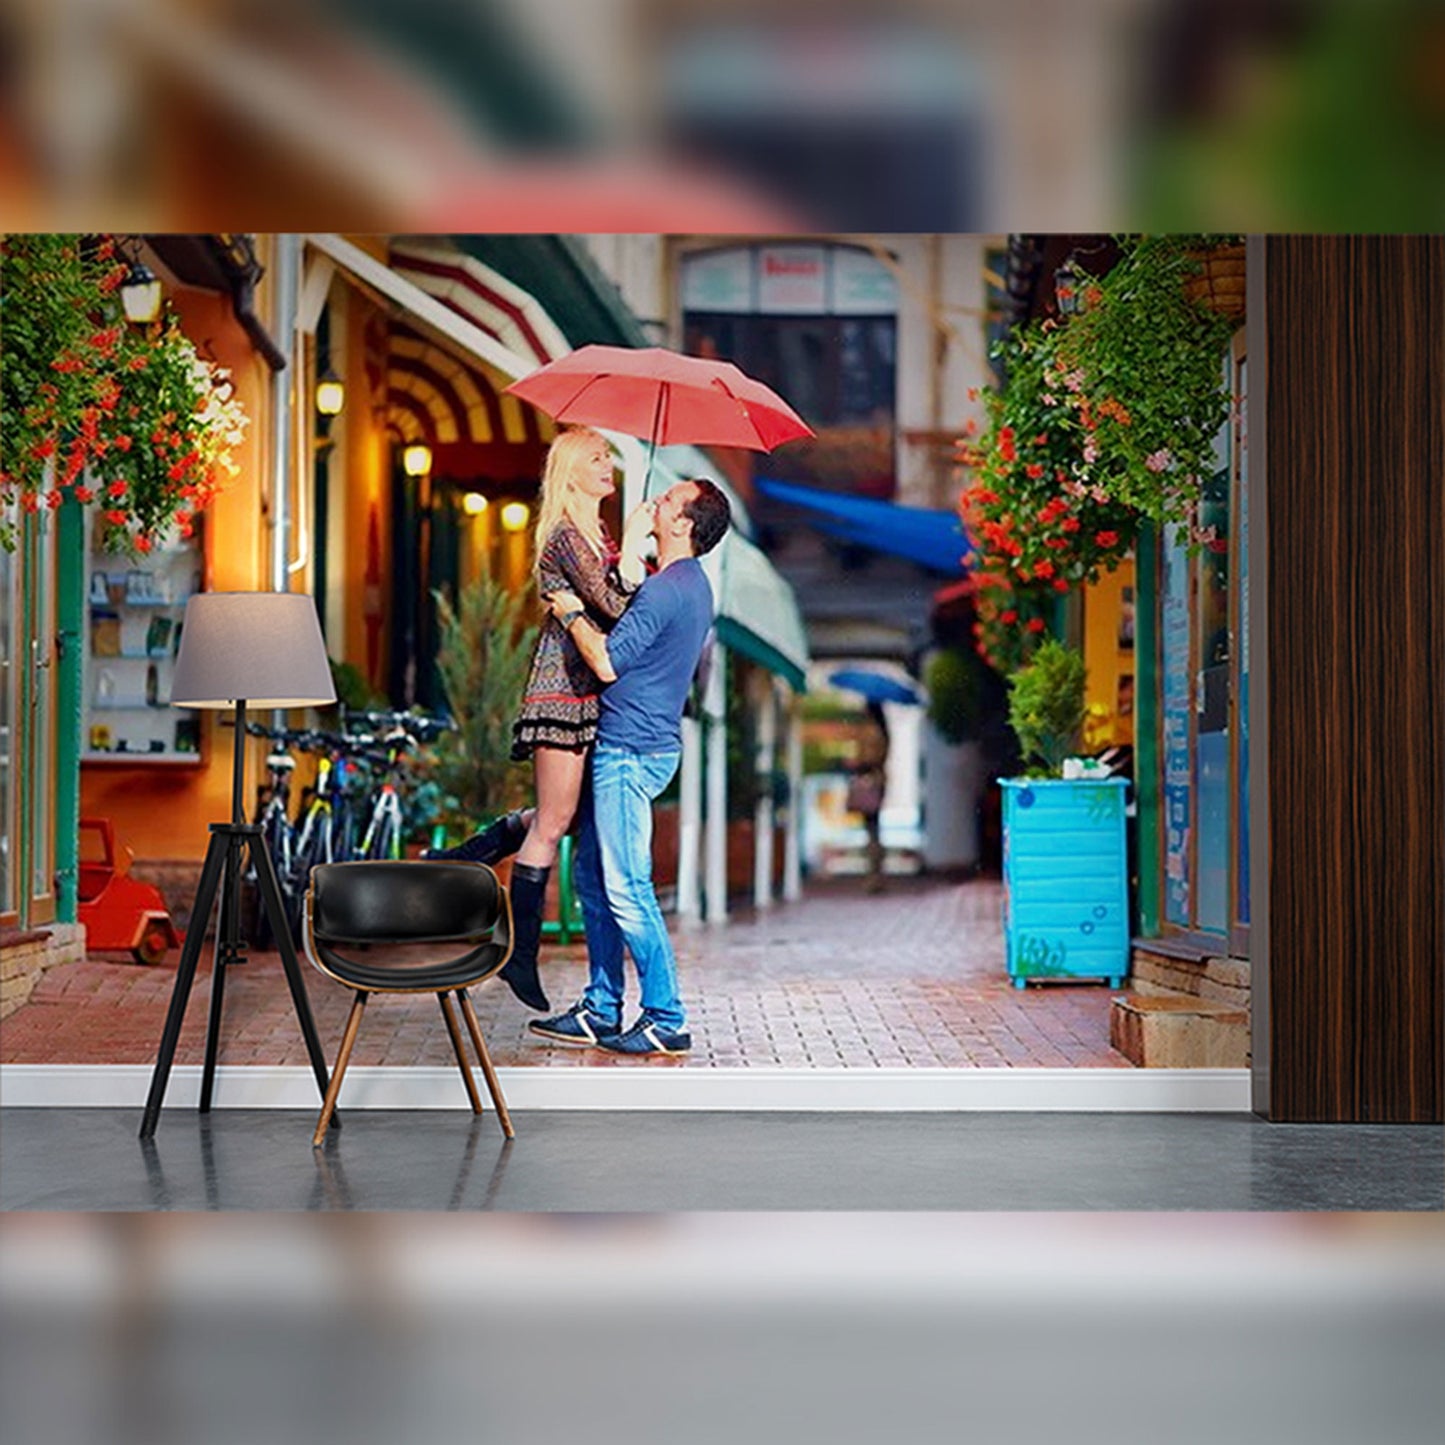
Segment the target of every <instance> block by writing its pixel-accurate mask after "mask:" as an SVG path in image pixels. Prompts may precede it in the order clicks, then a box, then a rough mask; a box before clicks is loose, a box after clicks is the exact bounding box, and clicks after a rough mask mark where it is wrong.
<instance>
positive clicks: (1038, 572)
mask: <svg viewBox="0 0 1445 1445" xmlns="http://www.w3.org/2000/svg"><path fill="white" fill-rule="evenodd" d="M1053 575H1054V564H1053V563H1052V562H1048V561H1044V562H1035V563H1034V576H1035V577H1041V578H1042V577H1052V576H1053Z"/></svg>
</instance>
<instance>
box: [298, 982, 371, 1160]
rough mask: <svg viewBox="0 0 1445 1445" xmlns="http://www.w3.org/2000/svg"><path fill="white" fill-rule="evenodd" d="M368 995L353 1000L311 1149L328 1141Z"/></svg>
mask: <svg viewBox="0 0 1445 1445" xmlns="http://www.w3.org/2000/svg"><path fill="white" fill-rule="evenodd" d="M366 999H367V995H366V994H365V993H362V992H360V991H358V992H357V995H356V997H355V999H353V1000H352V1004H351V1012H350V1014H348V1015H347V1019H346V1032H345V1033H344V1034H342V1036H341V1052H340V1053H338V1054H337V1055H336V1067H335V1068H334V1069H332V1071H331V1084H330V1086H329V1087H328V1088H327V1090H326V1098H325V1100H324V1101H323V1103H322V1105H321V1117H320V1119H318V1120H317V1121H316V1132H315V1133H314V1134H313V1135H312V1136H311V1147H312V1148H313V1149H319V1148H320V1147H321V1145H322V1144H323V1143H324V1142H325V1140H326V1128H327V1125H329V1124H330V1123H331V1115H332V1113H333V1111H334V1110H335V1108H336V1100H337V1097H338V1096H339V1095H340V1093H341V1081H342V1079H343V1078H344V1077H345V1076H346V1066H347V1064H348V1063H350V1062H351V1048H352V1045H353V1044H354V1043H355V1042H356V1031H357V1030H358V1029H359V1028H360V1027H361V1015H362V1013H363V1011H364V1010H365V1008H366Z"/></svg>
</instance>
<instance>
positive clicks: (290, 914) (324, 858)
mask: <svg viewBox="0 0 1445 1445" xmlns="http://www.w3.org/2000/svg"><path fill="white" fill-rule="evenodd" d="M348 744H349V739H347V738H344V737H338V736H336V735H334V734H329V733H306V734H304V735H303V736H302V738H300V739H299V740H298V745H299V746H300V747H302V748H303V749H304V750H305V751H307V752H312V751H315V752H318V753H319V754H320V757H319V759H318V761H317V765H316V781H315V783H314V784H313V785H312V786H311V787H310V788H308V789H307V790H306V792H305V794H304V795H303V797H302V804H301V812H300V814H299V815H298V817H297V820H296V823H295V825H294V833H295V841H294V845H293V847H292V849H291V868H290V872H289V874H288V875H287V876H286V878H285V881H284V883H283V885H282V901H283V902H284V903H285V905H286V917H287V920H288V922H289V923H290V925H291V931H292V934H293V936H295V937H299V936H300V928H301V914H302V909H303V906H304V902H305V898H306V890H307V888H308V887H309V886H310V882H311V870H312V869H313V868H315V867H316V866H317V865H318V864H321V863H345V862H347V861H348V860H349V859H351V858H352V857H354V856H355V854H356V820H355V809H354V807H353V804H352V798H353V794H354V792H355V788H354V786H349V783H350V780H351V778H352V776H353V774H354V771H355V765H354V763H353V762H352V760H351V757H350V756H349V750H348Z"/></svg>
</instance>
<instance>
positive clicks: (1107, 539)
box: [1094, 532, 1119, 547]
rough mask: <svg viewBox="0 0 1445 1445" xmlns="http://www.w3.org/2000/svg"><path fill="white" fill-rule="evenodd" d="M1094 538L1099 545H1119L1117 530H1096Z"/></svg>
mask: <svg viewBox="0 0 1445 1445" xmlns="http://www.w3.org/2000/svg"><path fill="white" fill-rule="evenodd" d="M1094 540H1095V541H1096V542H1097V543H1098V544H1099V545H1100V546H1101V547H1117V546H1118V545H1119V534H1118V533H1117V532H1096V533H1095V534H1094Z"/></svg>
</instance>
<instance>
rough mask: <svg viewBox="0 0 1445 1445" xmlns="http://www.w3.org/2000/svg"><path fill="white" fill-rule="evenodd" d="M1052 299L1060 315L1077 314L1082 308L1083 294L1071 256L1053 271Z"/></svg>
mask: <svg viewBox="0 0 1445 1445" xmlns="http://www.w3.org/2000/svg"><path fill="white" fill-rule="evenodd" d="M1054 300H1055V301H1056V302H1057V303H1058V307H1059V315H1060V316H1077V315H1078V314H1079V312H1081V311H1082V310H1083V309H1084V295H1083V292H1082V290H1081V289H1080V286H1079V273H1078V271H1077V269H1076V268H1075V266H1074V258H1073V257H1072V256H1070V257H1069V259H1068V260H1067V261H1065V262H1064V264H1063V265H1062V266H1060V267H1059V269H1058V270H1057V271H1055V272H1054Z"/></svg>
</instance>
